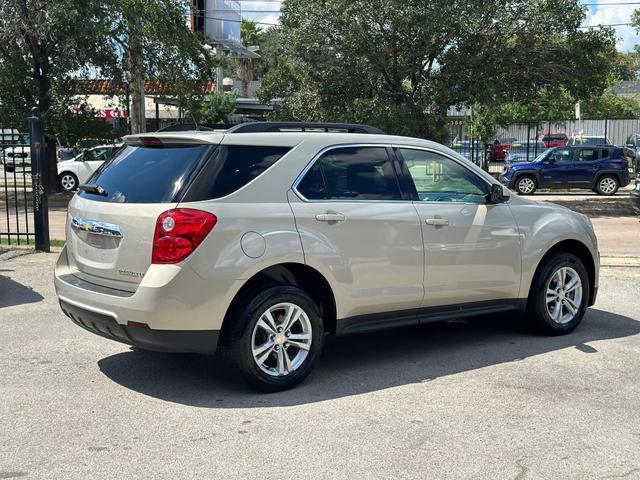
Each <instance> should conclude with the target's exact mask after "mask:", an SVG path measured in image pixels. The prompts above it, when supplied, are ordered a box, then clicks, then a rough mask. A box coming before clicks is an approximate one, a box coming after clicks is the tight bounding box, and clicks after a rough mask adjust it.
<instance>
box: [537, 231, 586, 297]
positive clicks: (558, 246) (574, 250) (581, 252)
mask: <svg viewBox="0 0 640 480" xmlns="http://www.w3.org/2000/svg"><path fill="white" fill-rule="evenodd" d="M558 252H563V253H571V254H573V255H575V256H577V257H578V258H579V259H580V260H581V261H582V263H583V264H584V267H585V269H586V270H587V275H588V277H589V303H588V305H589V306H591V305H593V304H594V303H595V296H596V291H595V284H596V261H595V259H594V258H593V255H592V254H591V250H589V247H587V246H586V245H585V244H584V243H583V242H581V241H580V240H575V239H567V240H562V241H559V242H557V243H555V244H554V245H552V246H551V247H550V248H549V249H547V251H546V252H545V253H544V255H542V256H541V257H540V260H539V261H538V263H537V265H536V269H535V273H534V274H533V277H532V281H531V284H530V285H529V292H528V297H529V296H530V295H531V289H532V288H533V284H534V281H533V279H535V278H536V276H537V275H538V272H539V271H540V268H541V266H542V264H543V262H544V260H545V259H547V258H549V257H550V256H551V255H553V254H555V253H558Z"/></svg>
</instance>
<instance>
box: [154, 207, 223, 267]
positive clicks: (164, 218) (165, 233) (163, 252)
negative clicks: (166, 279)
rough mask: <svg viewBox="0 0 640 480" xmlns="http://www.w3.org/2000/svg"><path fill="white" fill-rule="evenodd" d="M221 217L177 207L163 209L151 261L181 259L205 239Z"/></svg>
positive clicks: (159, 261)
mask: <svg viewBox="0 0 640 480" xmlns="http://www.w3.org/2000/svg"><path fill="white" fill-rule="evenodd" d="M217 221H218V219H217V218H216V216H215V215H213V214H211V213H208V212H203V211H201V210H193V209H190V208H176V209H174V210H167V211H166V212H164V213H162V214H161V215H160V216H159V217H158V220H157V221H156V231H155V234H154V235H153V252H152V253H151V263H178V262H181V261H182V260H184V259H185V258H187V257H188V256H189V255H191V253H192V252H193V251H194V250H195V249H196V248H197V247H198V245H200V244H201V243H202V241H203V240H204V239H205V237H206V236H207V235H208V234H209V232H210V231H211V229H212V228H213V227H214V226H215V224H216V222H217Z"/></svg>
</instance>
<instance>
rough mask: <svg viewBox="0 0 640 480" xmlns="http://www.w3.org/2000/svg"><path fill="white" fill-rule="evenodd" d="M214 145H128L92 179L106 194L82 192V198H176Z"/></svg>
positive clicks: (131, 200) (146, 200) (124, 200)
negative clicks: (159, 146) (158, 146)
mask: <svg viewBox="0 0 640 480" xmlns="http://www.w3.org/2000/svg"><path fill="white" fill-rule="evenodd" d="M211 148H212V147H211V145H185V146H182V145H181V146H166V147H161V148H153V147H133V146H127V147H125V148H124V149H123V150H122V151H121V152H120V153H119V154H118V155H116V156H115V157H113V158H112V159H111V160H110V161H107V162H105V163H103V164H102V165H101V166H100V168H99V169H98V170H97V171H96V172H95V173H94V174H93V175H92V176H91V178H89V180H88V181H87V183H88V184H92V185H98V186H100V187H102V188H103V189H104V190H105V191H106V195H104V196H103V195H97V194H95V193H88V192H85V191H81V192H80V193H79V195H80V196H81V197H87V198H90V199H91V200H95V201H100V202H114V203H165V202H174V201H177V199H178V197H179V195H180V194H181V193H182V191H183V190H184V187H185V186H187V185H188V184H189V183H190V182H191V180H192V178H193V175H194V174H195V172H196V170H197V167H198V165H199V163H200V162H201V161H202V159H203V157H204V156H205V155H206V154H207V152H209V150H210V149H211Z"/></svg>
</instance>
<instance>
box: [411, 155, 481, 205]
mask: <svg viewBox="0 0 640 480" xmlns="http://www.w3.org/2000/svg"><path fill="white" fill-rule="evenodd" d="M400 153H401V154H402V158H403V160H404V163H405V165H406V166H407V168H408V169H409V173H410V175H411V178H412V179H413V183H414V184H415V187H416V191H417V193H418V198H419V199H420V200H422V201H425V202H464V203H485V202H486V195H487V185H486V183H485V182H484V180H482V179H481V178H480V177H478V176H477V175H475V174H474V173H473V172H471V171H469V170H467V169H466V168H465V167H463V166H462V165H460V164H459V163H457V162H455V161H454V160H451V159H450V158H447V157H444V156H442V155H439V154H437V153H433V152H427V151H424V150H413V149H408V148H407V149H405V148H401V149H400Z"/></svg>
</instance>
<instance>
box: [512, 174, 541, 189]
mask: <svg viewBox="0 0 640 480" xmlns="http://www.w3.org/2000/svg"><path fill="white" fill-rule="evenodd" d="M524 175H529V176H532V177H534V178H535V180H536V186H537V187H538V188H540V178H541V177H540V173H539V172H538V171H537V170H517V171H516V172H515V173H514V174H513V185H514V188H515V184H516V182H517V181H518V179H519V178H520V177H522V176H524Z"/></svg>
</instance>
